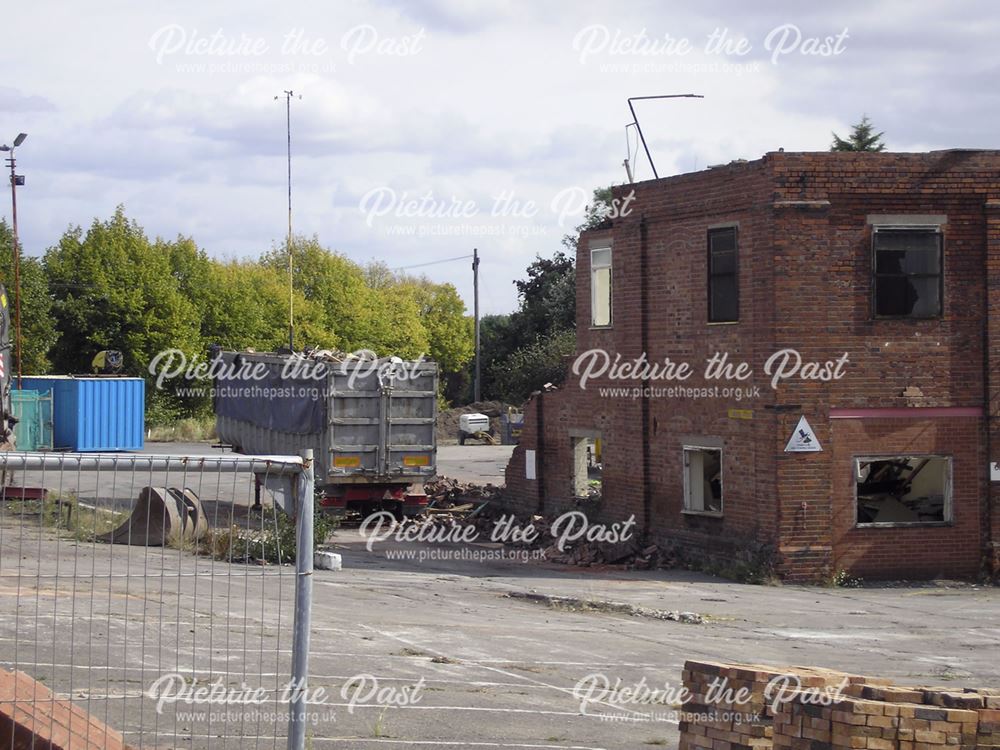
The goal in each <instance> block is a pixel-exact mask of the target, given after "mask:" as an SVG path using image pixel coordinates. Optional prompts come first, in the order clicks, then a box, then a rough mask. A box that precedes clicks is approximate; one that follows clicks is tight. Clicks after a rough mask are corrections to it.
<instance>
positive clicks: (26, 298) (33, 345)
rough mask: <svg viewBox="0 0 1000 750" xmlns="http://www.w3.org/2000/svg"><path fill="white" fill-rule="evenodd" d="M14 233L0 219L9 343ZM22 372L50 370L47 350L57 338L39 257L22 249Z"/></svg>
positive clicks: (14, 300)
mask: <svg viewBox="0 0 1000 750" xmlns="http://www.w3.org/2000/svg"><path fill="white" fill-rule="evenodd" d="M13 252H14V233H13V232H12V231H11V229H10V227H9V226H8V225H7V223H6V222H4V221H0V282H2V283H3V285H4V286H5V287H6V289H7V296H8V303H9V305H10V310H11V333H10V341H11V346H14V345H15V342H14V310H15V309H16V304H17V296H16V292H15V289H14V255H13ZM21 252H22V255H21V264H20V266H21V268H20V277H21V346H22V349H23V352H22V353H21V371H22V372H23V373H24V374H25V375H43V374H45V373H47V372H48V371H49V368H50V367H51V363H50V362H49V350H50V349H51V348H52V346H53V345H54V344H55V342H56V339H57V334H56V326H55V321H54V320H53V318H52V298H51V297H50V296H49V287H48V281H47V279H46V278H45V270H44V269H43V268H42V263H41V260H39V259H38V258H32V257H28V256H25V255H24V254H23V253H24V249H23V248H22V249H21Z"/></svg>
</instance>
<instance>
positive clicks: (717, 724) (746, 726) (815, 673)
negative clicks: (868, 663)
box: [680, 661, 864, 750]
mask: <svg viewBox="0 0 1000 750" xmlns="http://www.w3.org/2000/svg"><path fill="white" fill-rule="evenodd" d="M788 675H795V676H796V677H797V682H796V684H797V685H799V686H801V687H808V688H814V689H823V688H831V687H833V686H836V685H840V684H843V682H844V680H845V679H846V680H847V681H848V682H850V681H857V680H861V679H864V678H858V677H855V676H853V675H847V674H844V673H843V672H835V671H832V670H827V669H818V668H811V667H794V668H782V667H769V666H761V665H755V664H723V663H719V662H704V661H687V662H685V664H684V675H683V680H684V687H685V688H686V689H687V692H688V694H689V695H690V698H689V700H688V702H687V703H686V704H685V706H684V708H683V716H682V720H681V722H680V731H681V741H680V750H750V749H751V748H755V749H760V748H770V747H773V746H774V745H773V742H772V736H773V732H774V715H773V712H772V705H771V703H772V701H769V700H768V696H767V688H768V685H769V684H772V683H773V681H776V680H777V681H781V680H782V679H783V678H784V677H786V676H788ZM774 684H778V683H774Z"/></svg>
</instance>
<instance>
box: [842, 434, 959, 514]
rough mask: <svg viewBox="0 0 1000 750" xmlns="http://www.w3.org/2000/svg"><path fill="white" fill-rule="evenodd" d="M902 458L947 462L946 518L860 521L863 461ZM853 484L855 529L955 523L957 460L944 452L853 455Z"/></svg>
mask: <svg viewBox="0 0 1000 750" xmlns="http://www.w3.org/2000/svg"><path fill="white" fill-rule="evenodd" d="M900 458H908V459H912V458H939V459H942V460H943V461H944V462H945V466H946V470H945V479H944V489H945V496H944V519H943V520H941V521H881V522H869V523H860V522H859V521H858V502H859V497H858V471H859V469H860V468H861V462H862V461H868V462H871V461H889V460H892V459H900ZM851 486H852V487H854V491H853V492H854V505H853V512H854V515H853V516H852V518H853V526H852V528H855V529H926V528H941V527H946V526H954V525H955V502H954V496H955V461H954V457H953V456H949V455H946V454H944V453H883V454H869V453H865V454H861V455H856V456H852V457H851Z"/></svg>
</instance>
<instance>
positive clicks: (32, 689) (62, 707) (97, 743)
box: [0, 669, 127, 750]
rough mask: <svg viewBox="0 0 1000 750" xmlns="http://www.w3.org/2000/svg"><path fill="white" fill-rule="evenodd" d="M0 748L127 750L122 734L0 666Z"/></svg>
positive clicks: (20, 674)
mask: <svg viewBox="0 0 1000 750" xmlns="http://www.w3.org/2000/svg"><path fill="white" fill-rule="evenodd" d="M0 748H10V749H12V750H42V749H43V748H44V750H127V748H126V746H125V743H124V741H123V740H122V735H121V734H120V733H119V732H117V731H115V730H114V729H111V728H110V727H108V726H106V725H105V724H103V723H102V722H101V721H99V720H98V719H96V718H95V717H93V716H91V715H90V714H88V713H87V712H86V711H84V710H83V709H81V708H80V707H79V706H75V705H73V704H72V703H70V702H69V701H66V700H62V699H59V698H57V697H56V696H55V695H54V694H53V693H52V691H51V690H49V689H48V688H47V687H45V686H44V685H42V684H41V683H39V682H36V681H35V680H33V679H32V678H31V677H29V676H28V675H26V674H25V673H24V672H8V671H6V670H2V669H0Z"/></svg>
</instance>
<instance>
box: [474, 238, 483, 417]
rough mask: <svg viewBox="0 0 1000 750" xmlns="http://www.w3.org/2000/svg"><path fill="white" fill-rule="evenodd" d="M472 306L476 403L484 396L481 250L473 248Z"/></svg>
mask: <svg viewBox="0 0 1000 750" xmlns="http://www.w3.org/2000/svg"><path fill="white" fill-rule="evenodd" d="M472 300H473V302H472V307H473V314H474V315H475V319H476V377H475V381H474V383H475V384H474V386H473V389H472V400H473V401H475V402H476V403H478V402H479V400H480V398H481V397H482V392H481V390H480V379H479V360H480V356H479V250H478V249H477V248H473V249H472Z"/></svg>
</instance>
